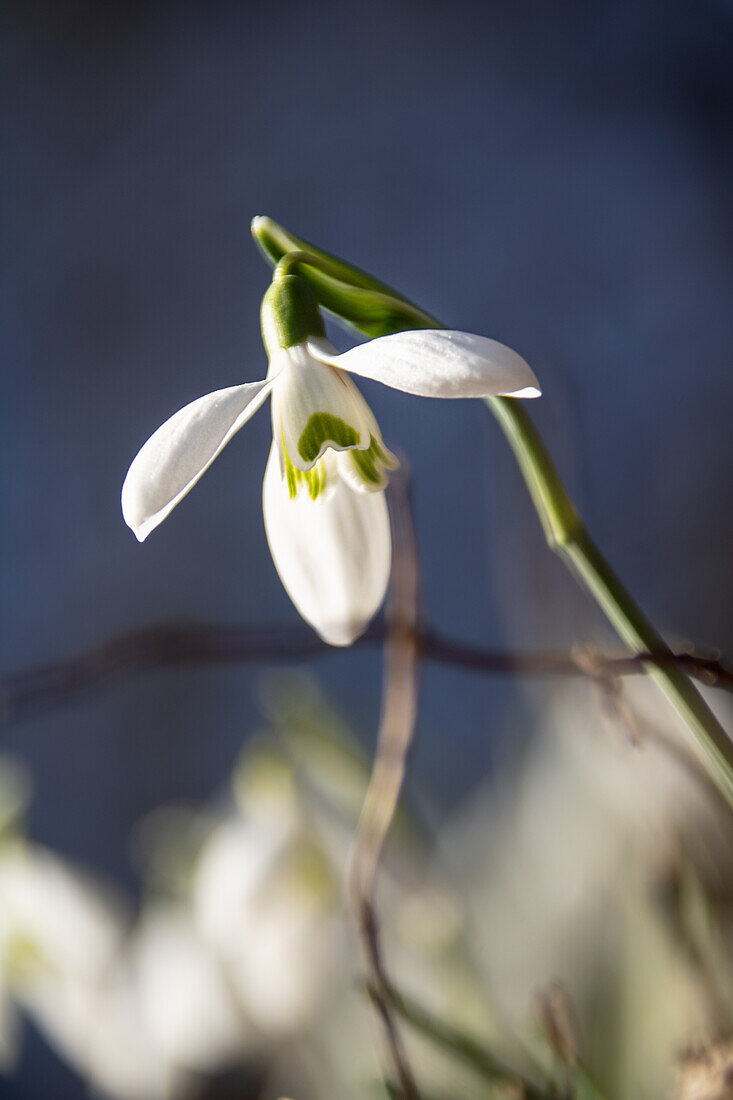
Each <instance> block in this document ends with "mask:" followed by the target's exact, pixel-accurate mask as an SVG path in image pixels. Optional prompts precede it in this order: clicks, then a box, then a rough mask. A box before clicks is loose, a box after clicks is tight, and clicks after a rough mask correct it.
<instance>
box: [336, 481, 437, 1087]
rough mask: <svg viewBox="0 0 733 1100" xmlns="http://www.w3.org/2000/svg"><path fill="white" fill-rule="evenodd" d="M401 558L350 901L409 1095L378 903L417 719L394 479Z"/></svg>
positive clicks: (411, 605)
mask: <svg viewBox="0 0 733 1100" xmlns="http://www.w3.org/2000/svg"><path fill="white" fill-rule="evenodd" d="M389 501H390V514H391V518H392V535H393V543H394V563H393V567H392V599H391V606H390V614H389V624H388V631H387V644H386V649H385V672H384V676H385V680H384V690H383V694H382V717H381V721H380V725H379V734H378V738H377V750H376V755H375V758H374V766H373V768H372V774H371V778H370V780H369V786H368V788H367V792H366V796H365V799H364V806H363V808H362V812H361V817H360V820H359V826H358V829H357V832H356V838H355V840H354V848H353V851H352V856H351V864H350V868H349V877H348V900H349V904H350V908H351V910H352V913H353V915H354V919H355V921H356V925H357V928H358V930H359V935H360V938H361V941H362V946H363V950H364V957H365V962H366V970H367V988H368V990H369V996H370V998H371V1001H372V1004H373V1005H374V1007H375V1010H376V1012H377V1014H378V1016H379V1018H380V1020H381V1021H382V1026H383V1029H384V1034H385V1039H386V1045H387V1052H388V1055H389V1060H390V1062H391V1068H392V1071H393V1073H394V1075H395V1078H396V1080H397V1081H398V1082H399V1086H400V1090H401V1092H402V1094H403V1096H404V1097H405V1098H406V1100H419V1091H418V1087H417V1084H416V1082H415V1078H414V1076H413V1073H412V1070H411V1068H410V1064H409V1062H408V1060H407V1056H406V1054H405V1050H404V1047H403V1045H402V1040H401V1038H400V1034H399V1031H398V1028H397V1023H396V1020H395V1018H394V1014H393V1010H392V1005H391V1002H390V997H389V982H388V979H387V975H386V972H385V968H384V963H383V960H382V953H381V946H380V936H379V927H378V924H377V917H376V912H375V908H374V892H375V880H376V874H377V868H378V866H379V861H380V858H381V855H382V851H383V848H384V844H385V841H386V839H387V834H388V832H389V829H390V826H391V824H392V820H393V818H394V815H395V811H396V809H397V804H398V802H399V797H400V791H401V789H402V782H403V780H404V776H405V767H406V761H407V754H408V752H409V748H410V744H411V742H412V737H413V733H414V730H415V720H416V717H417V696H418V659H417V658H418V646H417V641H416V637H417V620H418V588H419V572H418V564H417V547H416V544H415V535H414V531H413V527H412V519H411V515H410V506H409V502H408V498H407V489H406V484H405V481H404V479H403V478H401V477H397V478H394V479H393V482H392V484H391V486H390V493H389Z"/></svg>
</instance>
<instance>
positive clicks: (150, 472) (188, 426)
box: [122, 375, 276, 542]
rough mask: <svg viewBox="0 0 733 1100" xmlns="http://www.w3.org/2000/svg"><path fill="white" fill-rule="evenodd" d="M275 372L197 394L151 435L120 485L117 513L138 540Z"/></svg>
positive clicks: (254, 404) (240, 421)
mask: <svg viewBox="0 0 733 1100" xmlns="http://www.w3.org/2000/svg"><path fill="white" fill-rule="evenodd" d="M275 377H276V376H273V375H271V376H270V377H269V378H268V379H267V380H266V381H264V382H248V383H246V384H245V385H242V386H230V387H229V388H228V389H224V390H215V391H214V393H208V394H206V396H205V397H199V398H198V399H197V400H196V401H192V402H191V404H190V405H186V406H185V408H183V409H180V410H179V411H178V412H177V413H174V414H173V416H172V417H170V419H169V420H166V422H165V424H162V425H161V427H160V428H158V430H157V432H154V433H153V435H151V437H150V439H149V440H148V441H147V443H146V444H145V445H144V447H143V448H142V450H141V451H140V452H139V453H138V455H137V457H136V458H135V459H134V461H133V463H132V466H130V469H129V470H128V471H127V477H126V478H125V483H124V485H123V486H122V515H123V516H124V518H125V523H126V524H127V525H128V527H131V528H132V530H133V531H134V532H135V535H136V536H137V538H138V539H139V540H140V542H142V541H143V539H146V538H147V537H148V535H149V534H150V532H151V531H152V530H154V529H155V528H156V527H157V526H158V524H159V523H162V522H163V520H164V519H165V517H166V516H167V515H168V513H169V512H171V511H172V510H173V508H175V506H176V505H177V504H178V502H179V501H180V500H182V499H183V497H184V496H185V495H186V493H187V492H188V491H189V490H190V489H192V488H193V487H194V485H195V484H196V482H197V481H198V479H199V478H200V477H201V475H202V474H203V473H204V471H205V470H207V469H208V468H209V466H210V465H211V463H212V462H213V461H214V459H215V458H216V456H217V455H218V454H219V452H220V451H221V449H222V448H223V447H225V446H226V444H227V443H228V442H229V440H230V439H231V438H232V436H233V435H234V433H235V432H238V431H239V429H240V428H241V427H243V425H244V424H246V422H247V421H248V420H249V418H250V417H251V416H252V414H253V413H255V412H256V411H257V409H259V407H260V405H261V404H262V402H263V401H264V400H265V398H266V397H267V395H268V394H269V392H270V390H271V389H272V386H273V384H274V382H275Z"/></svg>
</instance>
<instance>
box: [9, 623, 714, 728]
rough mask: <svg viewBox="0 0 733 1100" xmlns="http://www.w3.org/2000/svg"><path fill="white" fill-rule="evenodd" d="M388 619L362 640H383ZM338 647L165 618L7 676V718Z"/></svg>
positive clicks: (621, 665) (537, 667)
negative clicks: (154, 680)
mask: <svg viewBox="0 0 733 1100" xmlns="http://www.w3.org/2000/svg"><path fill="white" fill-rule="evenodd" d="M385 637H386V627H385V624H384V623H383V622H375V623H373V624H372V626H371V627H370V629H369V630H368V631H367V633H366V634H365V635H364V636H363V637H362V638H360V639H359V641H358V642H357V643H356V645H361V646H365V645H375V644H379V643H381V642H383V641H384V639H385ZM412 638H413V640H414V643H415V646H416V648H417V651H418V654H419V656H420V658H421V659H422V660H424V661H434V662H435V663H437V664H445V665H452V666H454V667H456V668H462V669H465V670H466V671H467V672H475V673H479V674H483V675H514V676H585V677H588V678H590V679H593V680H596V681H597V682H600V681H606V682H608V681H609V680H613V679H615V678H616V677H620V676H633V675H638V674H640V673H643V672H645V671H646V670H647V668H648V667H649V666H650V665H654V666H657V667H660V668H663V667H668V666H670V665H672V664H674V665H675V666H676V667H678V668H680V669H682V670H683V671H685V672H687V673H688V674H689V675H690V676H694V677H695V678H696V679H698V680H701V681H702V682H703V683H706V684H708V685H709V686H710V687H717V688H721V689H723V690H726V691H733V669H732V668H730V667H729V666H727V665H725V664H724V663H723V662H721V661H720V660H719V659H718V658H714V657H704V656H700V655H697V654H693V653H671V654H653V653H638V654H634V655H633V656H630V657H611V656H608V655H604V654H602V653H598V652H595V651H592V650H589V649H588V648H585V649H584V650H582V651H578V652H577V653H571V654H558V653H510V652H505V651H497V650H488V649H481V648H478V647H476V646H470V645H464V644H463V643H462V642H457V641H454V640H452V639H449V638H445V637H443V636H442V635H440V634H438V633H436V632H435V631H433V630H429V629H422V630H420V629H417V628H415V629H414V631H413V632H412ZM334 652H338V651H335V650H333V649H332V648H331V647H330V646H327V645H325V644H324V643H323V642H321V641H320V640H319V639H318V638H317V637H316V635H315V634H313V632H312V631H310V630H309V629H308V628H307V627H299V626H295V627H257V626H223V625H215V624H207V623H178V624H175V623H173V624H169V625H166V624H158V625H153V626H148V627H142V628H141V629H139V630H133V631H130V632H129V633H127V634H121V635H117V636H114V637H112V638H109V639H108V640H107V641H105V642H102V643H101V645H98V646H94V647H93V648H91V649H88V650H86V651H84V652H82V653H80V654H76V655H75V656H73V657H70V658H68V659H67V660H64V661H57V662H54V663H52V664H48V665H43V666H40V667H36V668H30V669H25V670H22V671H20V672H13V673H10V674H8V675H6V676H4V677H0V724H10V723H16V722H22V721H24V720H27V719H31V718H35V717H38V716H39V715H42V714H45V713H48V712H51V711H54V710H57V709H60V708H62V707H65V706H70V705H72V704H74V703H76V702H79V701H83V700H85V699H87V698H90V697H93V696H95V695H99V694H101V693H102V692H104V691H108V690H110V689H111V688H113V687H115V686H117V685H119V684H121V683H124V682H125V681H126V680H128V679H131V678H132V677H134V676H141V675H144V674H147V673H151V672H157V671H161V670H163V669H168V668H177V667H181V666H186V667H193V666H195V667H199V668H201V667H205V666H207V665H227V664H232V665H234V664H256V663H266V662H268V661H288V660H296V659H303V658H310V657H323V656H328V655H331V654H333V653H334Z"/></svg>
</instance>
